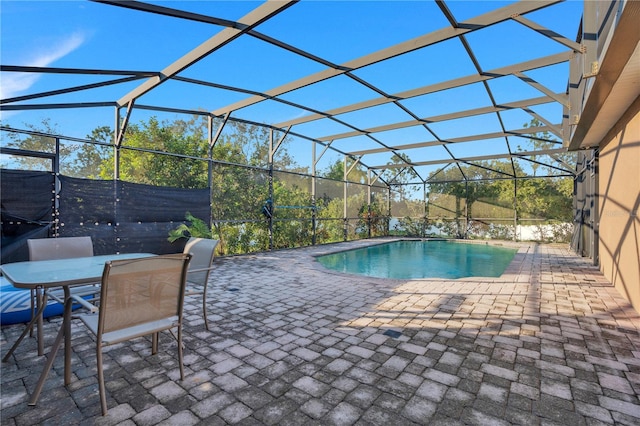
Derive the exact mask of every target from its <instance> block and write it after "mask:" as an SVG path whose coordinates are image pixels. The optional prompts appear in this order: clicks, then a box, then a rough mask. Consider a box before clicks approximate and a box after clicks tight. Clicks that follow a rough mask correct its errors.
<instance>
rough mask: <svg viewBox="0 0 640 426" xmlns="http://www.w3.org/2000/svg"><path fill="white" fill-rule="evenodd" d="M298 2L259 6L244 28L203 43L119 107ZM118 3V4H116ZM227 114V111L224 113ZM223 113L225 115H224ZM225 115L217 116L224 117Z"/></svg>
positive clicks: (285, 0)
mask: <svg viewBox="0 0 640 426" xmlns="http://www.w3.org/2000/svg"><path fill="white" fill-rule="evenodd" d="M297 1H298V0H282V1H268V2H266V3H263V4H262V5H260V6H258V7H257V8H255V9H254V10H252V11H251V12H249V13H248V14H247V15H245V16H244V17H242V18H240V20H239V23H240V24H243V28H241V29H236V28H229V27H227V28H225V29H223V30H222V31H220V32H219V33H218V34H216V35H214V36H213V37H211V38H210V39H209V40H207V41H205V42H204V43H202V44H201V45H200V46H198V47H196V48H195V49H193V50H192V51H191V52H189V53H187V54H186V55H184V56H183V57H182V58H180V59H178V60H177V61H175V62H174V63H172V64H171V65H169V66H168V67H166V68H165V69H164V70H162V72H161V73H160V75H159V76H158V77H155V78H150V79H149V80H147V81H145V82H144V83H142V84H141V85H140V86H138V87H136V88H135V89H133V90H132V91H131V92H129V93H127V94H126V95H124V96H123V97H122V98H120V99H119V100H118V106H123V105H126V104H128V103H129V102H130V101H131V100H134V99H137V98H139V97H140V96H142V95H144V94H145V93H147V92H148V91H150V90H152V89H154V88H155V87H157V86H158V85H160V84H162V83H164V82H165V81H167V79H169V78H171V77H173V76H175V75H176V74H178V73H179V72H181V71H183V70H184V69H185V68H188V67H190V66H191V65H193V64H195V63H196V62H198V61H199V60H201V59H202V58H204V57H206V56H207V55H209V54H210V53H212V52H214V51H216V50H218V49H220V48H221V47H223V46H225V45H226V44H228V43H230V42H231V41H233V40H235V39H237V38H238V37H240V36H241V35H242V34H245V33H247V32H248V31H250V30H251V29H252V28H254V27H255V26H257V25H259V24H261V23H263V22H265V21H267V20H269V19H270V18H271V17H273V16H275V15H277V14H278V13H280V12H282V11H283V10H285V9H287V8H289V7H290V6H291V5H293V4H294V3H296V2H297ZM116 3H117V2H116ZM224 112H227V111H224ZM224 112H223V113H224ZM223 113H220V114H216V115H223Z"/></svg>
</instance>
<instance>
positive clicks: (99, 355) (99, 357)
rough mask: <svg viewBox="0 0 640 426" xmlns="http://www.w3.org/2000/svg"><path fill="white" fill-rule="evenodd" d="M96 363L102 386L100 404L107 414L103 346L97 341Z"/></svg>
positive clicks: (104, 413)
mask: <svg viewBox="0 0 640 426" xmlns="http://www.w3.org/2000/svg"><path fill="white" fill-rule="evenodd" d="M97 346H98V348H97V351H96V364H97V365H98V387H99V388H100V406H101V407H102V415H103V416H106V415H107V395H106V393H105V392H106V391H105V386H104V371H103V370H102V346H101V345H100V342H98V343H97Z"/></svg>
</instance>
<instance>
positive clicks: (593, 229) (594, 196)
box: [590, 149, 600, 266]
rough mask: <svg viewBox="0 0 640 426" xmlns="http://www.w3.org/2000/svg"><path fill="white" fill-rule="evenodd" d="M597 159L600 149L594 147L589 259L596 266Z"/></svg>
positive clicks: (597, 216) (597, 229) (598, 236)
mask: <svg viewBox="0 0 640 426" xmlns="http://www.w3.org/2000/svg"><path fill="white" fill-rule="evenodd" d="M599 159H600V151H599V150H598V149H594V150H593V151H592V160H591V162H592V166H591V179H590V181H591V194H590V195H591V207H590V209H591V215H590V218H591V223H590V228H591V261H592V263H593V265H595V266H598V265H599V264H600V254H599V253H598V249H599V240H600V210H599V209H600V207H599V206H598V187H599V182H598V180H599V178H600V174H599V169H598V167H599V164H598V163H599Z"/></svg>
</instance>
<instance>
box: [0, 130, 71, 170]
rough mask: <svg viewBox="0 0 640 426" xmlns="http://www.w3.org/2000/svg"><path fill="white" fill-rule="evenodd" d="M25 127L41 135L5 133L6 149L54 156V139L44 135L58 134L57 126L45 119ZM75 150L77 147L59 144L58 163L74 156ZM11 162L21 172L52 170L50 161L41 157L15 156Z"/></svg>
mask: <svg viewBox="0 0 640 426" xmlns="http://www.w3.org/2000/svg"><path fill="white" fill-rule="evenodd" d="M25 127H26V128H27V129H28V130H31V131H32V132H35V133H41V134H42V135H39V134H31V135H26V136H25V134H18V133H7V138H8V139H9V142H8V143H7V147H8V148H15V149H21V150H25V151H34V152H42V153H49V154H52V155H53V154H55V152H56V138H55V137H52V136H45V135H58V134H60V131H59V130H58V125H57V124H55V123H51V120H50V119H49V118H45V119H43V120H42V122H41V123H40V124H27V123H25ZM77 148H78V147H77V145H73V144H64V143H61V144H60V150H59V153H60V156H59V161H60V163H61V164H62V163H64V162H66V161H67V160H68V159H69V158H71V157H72V156H73V155H74V154H75V152H76V150H77ZM12 162H14V163H15V165H16V167H17V168H18V169H23V170H47V171H50V170H53V168H52V162H51V160H50V159H46V158H41V157H34V156H15V157H14V158H12Z"/></svg>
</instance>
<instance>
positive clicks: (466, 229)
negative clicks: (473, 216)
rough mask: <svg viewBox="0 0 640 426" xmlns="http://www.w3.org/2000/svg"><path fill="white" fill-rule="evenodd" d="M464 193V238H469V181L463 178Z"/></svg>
mask: <svg viewBox="0 0 640 426" xmlns="http://www.w3.org/2000/svg"><path fill="white" fill-rule="evenodd" d="M464 193H465V200H464V234H463V236H464V239H465V240H466V239H468V238H469V181H468V180H465V181H464Z"/></svg>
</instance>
